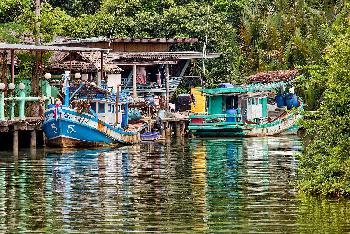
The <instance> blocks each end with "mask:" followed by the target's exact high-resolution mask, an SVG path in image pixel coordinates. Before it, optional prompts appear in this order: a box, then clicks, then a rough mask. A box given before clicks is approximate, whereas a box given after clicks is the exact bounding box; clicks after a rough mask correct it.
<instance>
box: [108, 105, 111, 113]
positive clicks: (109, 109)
mask: <svg viewBox="0 0 350 234" xmlns="http://www.w3.org/2000/svg"><path fill="white" fill-rule="evenodd" d="M108 112H110V113H111V112H112V104H108Z"/></svg>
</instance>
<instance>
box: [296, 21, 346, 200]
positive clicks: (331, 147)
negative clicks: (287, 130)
mask: <svg viewBox="0 0 350 234" xmlns="http://www.w3.org/2000/svg"><path fill="white" fill-rule="evenodd" d="M345 22H346V24H347V29H346V32H345V33H344V34H338V37H337V38H336V39H335V42H334V43H333V44H332V46H330V47H329V48H327V52H326V54H325V60H326V69H325V71H324V72H325V76H326V78H325V83H324V84H325V89H326V90H325V93H324V100H323V102H322V105H321V107H320V109H319V112H318V113H317V114H316V115H315V116H313V118H310V119H309V120H306V121H304V123H303V125H304V126H305V127H306V129H307V134H308V137H309V138H310V139H311V142H310V144H309V145H307V147H306V148H305V152H304V154H303V155H301V156H300V158H299V173H300V176H301V178H300V182H299V188H300V189H301V190H302V191H305V192H310V193H314V194H323V195H331V196H349V195H350V157H349V151H350V142H349V139H350V127H349V126H350V98H349V93H350V30H349V26H350V23H349V18H347V19H345ZM313 78H314V79H317V78H318V77H317V76H316V77H313Z"/></svg>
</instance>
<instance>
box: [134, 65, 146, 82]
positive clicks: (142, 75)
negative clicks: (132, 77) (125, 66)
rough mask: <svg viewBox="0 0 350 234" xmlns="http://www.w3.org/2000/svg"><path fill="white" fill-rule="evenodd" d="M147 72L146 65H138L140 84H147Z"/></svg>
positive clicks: (137, 80)
mask: <svg viewBox="0 0 350 234" xmlns="http://www.w3.org/2000/svg"><path fill="white" fill-rule="evenodd" d="M146 77H147V72H146V68H145V67H141V66H138V67H137V69H136V82H137V83H138V84H146Z"/></svg>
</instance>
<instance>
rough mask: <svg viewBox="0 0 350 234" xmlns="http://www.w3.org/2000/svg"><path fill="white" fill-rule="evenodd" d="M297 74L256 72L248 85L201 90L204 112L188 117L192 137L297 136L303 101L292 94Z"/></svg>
mask: <svg viewBox="0 0 350 234" xmlns="http://www.w3.org/2000/svg"><path fill="white" fill-rule="evenodd" d="M296 74H297V72H296V71H295V70H292V71H274V72H266V73H258V74H257V75H254V76H251V77H249V79H248V84H242V85H232V84H229V85H228V84H222V85H219V87H218V88H211V89H202V90H201V92H202V93H203V94H204V96H205V97H206V99H207V108H206V109H207V112H206V113H195V114H191V115H190V116H189V119H190V123H189V130H190V131H191V133H192V134H193V135H195V136H208V137H221V136H272V135H279V134H296V133H297V131H298V129H299V127H298V125H297V121H298V120H299V119H301V118H302V115H301V111H302V110H303V102H302V101H301V99H300V98H298V97H297V96H296V94H295V93H294V88H293V87H292V84H291V82H292V80H293V79H294V78H295V76H296Z"/></svg>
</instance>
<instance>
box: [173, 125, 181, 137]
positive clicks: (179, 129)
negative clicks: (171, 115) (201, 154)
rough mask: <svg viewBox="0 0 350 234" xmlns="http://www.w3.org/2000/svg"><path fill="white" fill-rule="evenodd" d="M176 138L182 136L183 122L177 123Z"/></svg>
mask: <svg viewBox="0 0 350 234" xmlns="http://www.w3.org/2000/svg"><path fill="white" fill-rule="evenodd" d="M174 124H175V136H177V137H180V136H181V125H182V124H181V122H180V121H179V122H175V123H174Z"/></svg>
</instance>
